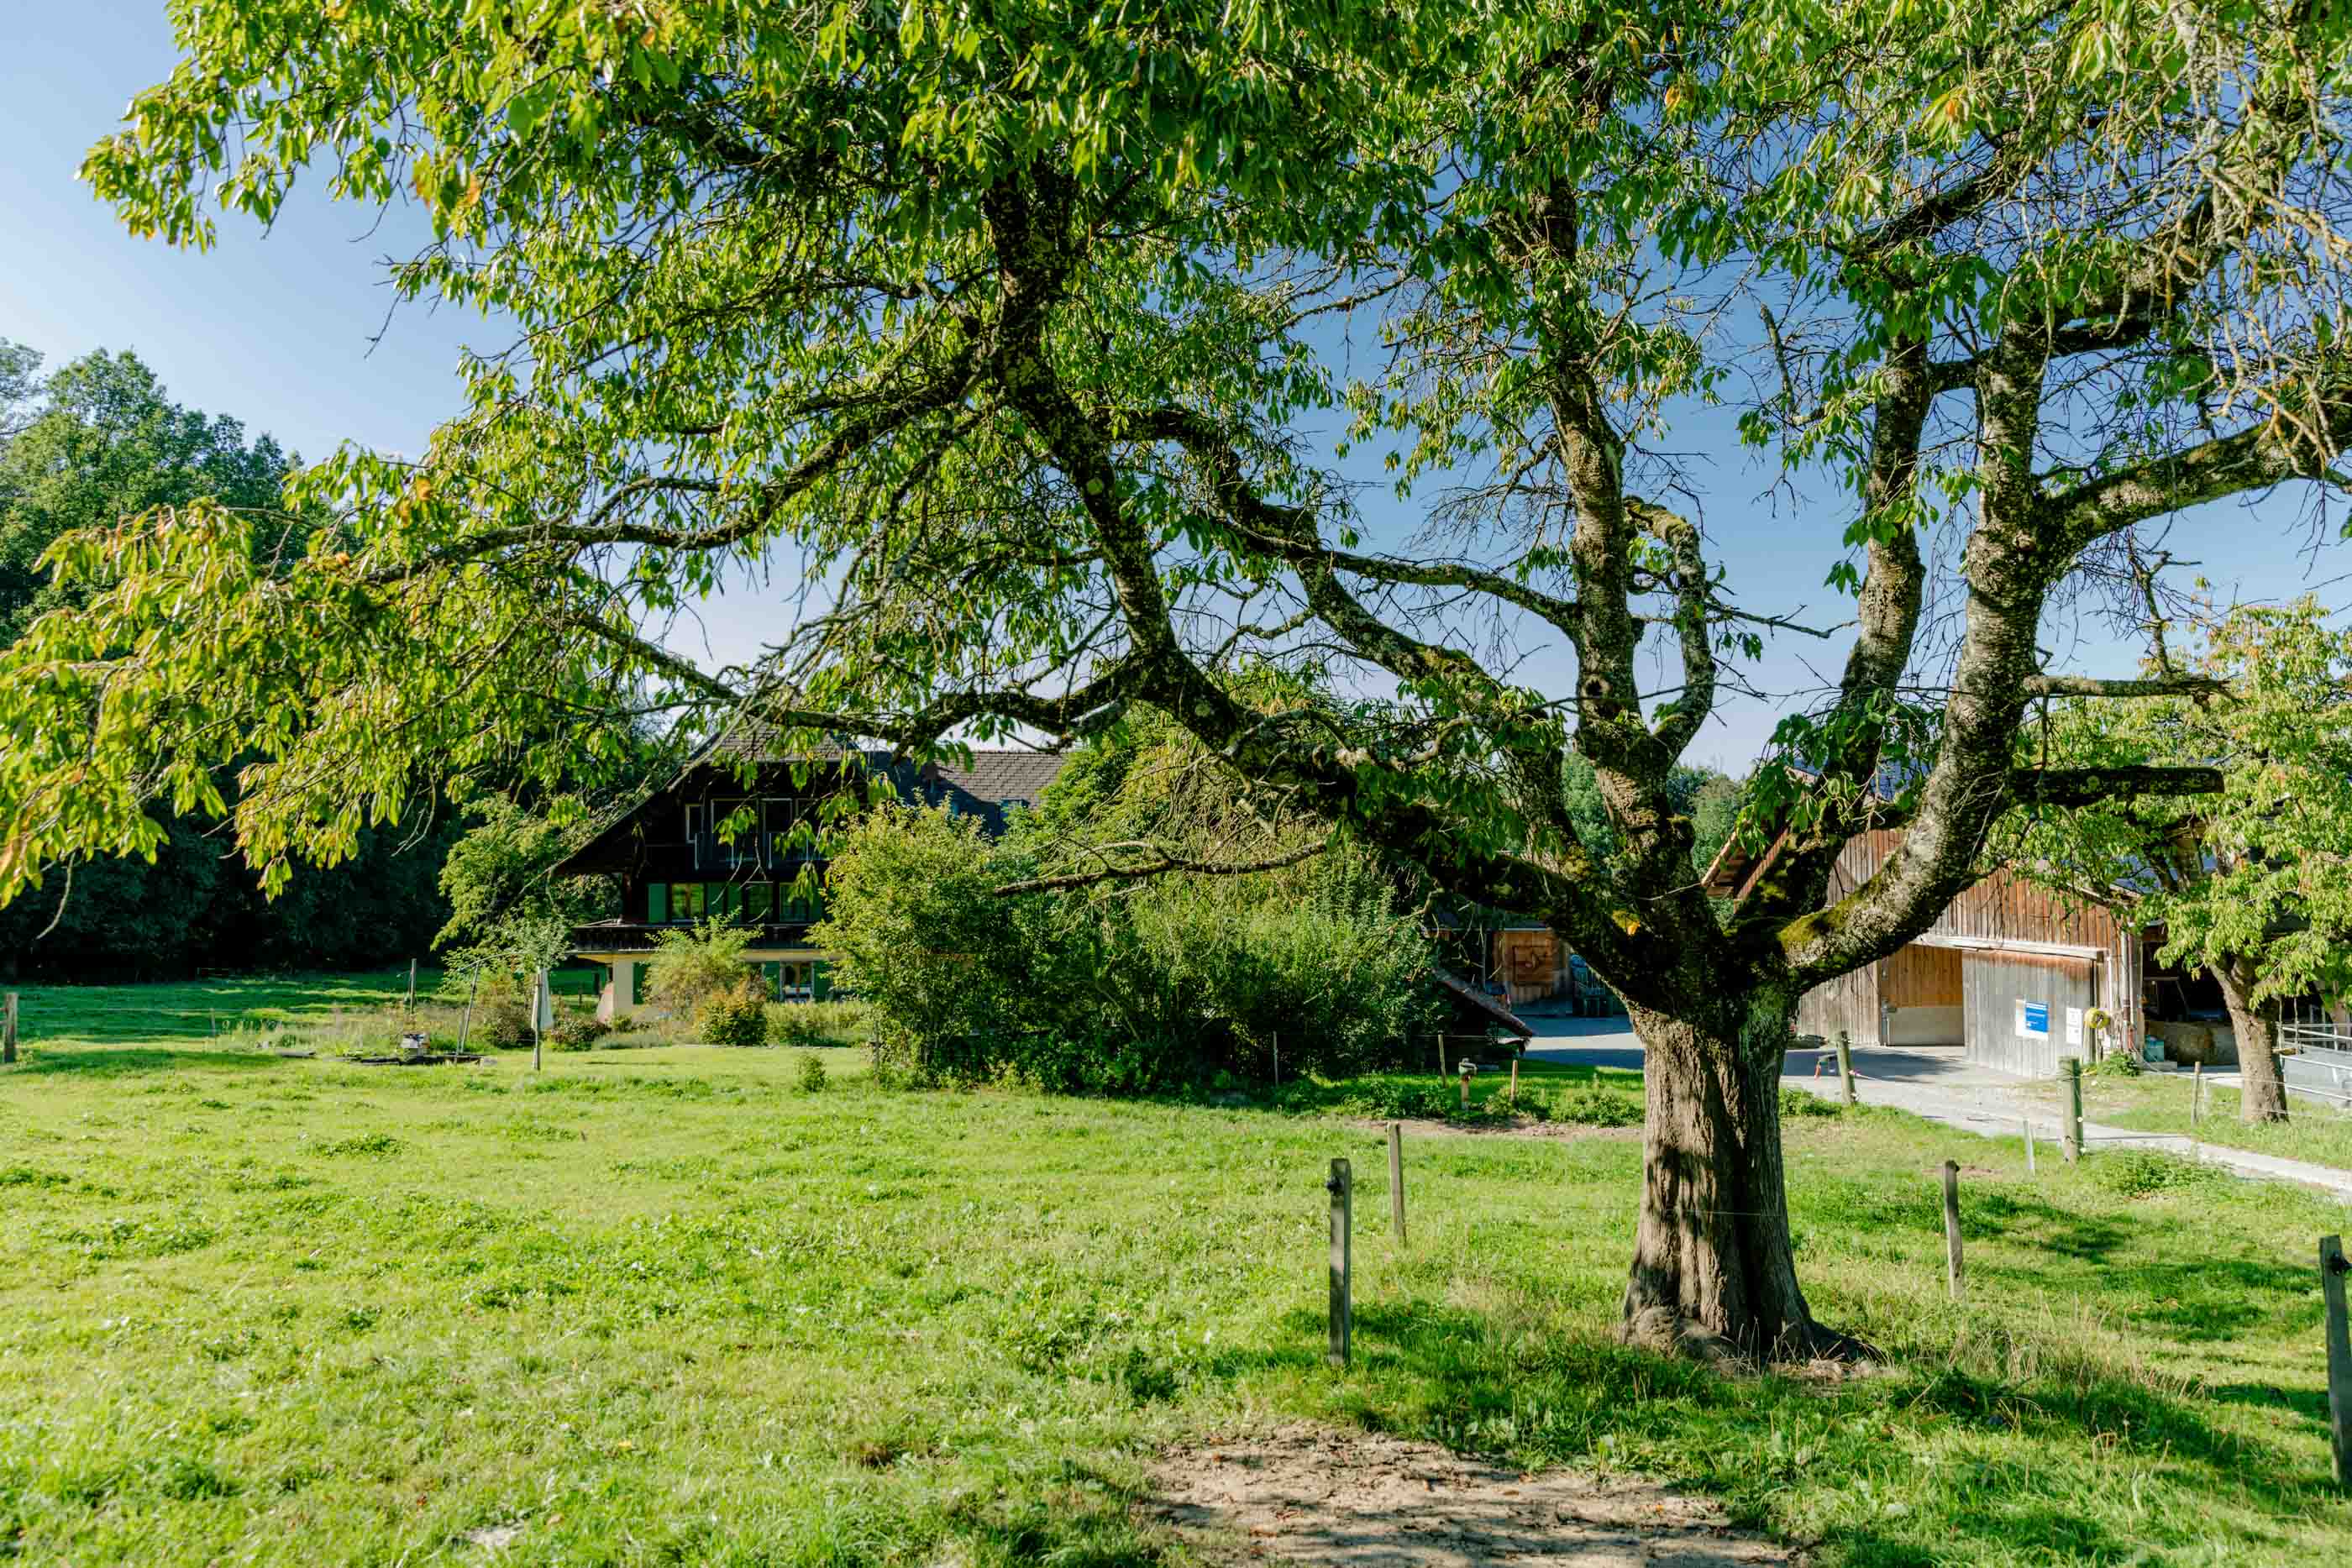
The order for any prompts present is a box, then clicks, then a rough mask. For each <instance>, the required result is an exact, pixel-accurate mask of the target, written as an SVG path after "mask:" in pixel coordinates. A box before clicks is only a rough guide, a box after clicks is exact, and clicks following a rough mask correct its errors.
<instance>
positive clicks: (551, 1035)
mask: <svg viewBox="0 0 2352 1568" xmlns="http://www.w3.org/2000/svg"><path fill="white" fill-rule="evenodd" d="M612 1032H613V1026H612V1025H611V1024H608V1023H606V1022H605V1021H604V1019H600V1018H598V1017H596V1016H595V1015H594V1014H593V1013H588V1014H581V1013H572V1014H567V1015H566V1016H564V1017H562V1018H559V1019H556V1020H555V1027H554V1028H553V1029H551V1030H548V1033H547V1043H548V1044H549V1045H551V1046H552V1047H554V1048H555V1049H556V1050H558V1051H592V1050H593V1049H595V1045H596V1042H597V1041H598V1040H602V1039H604V1037H605V1036H606V1035H608V1034H610V1033H612Z"/></svg>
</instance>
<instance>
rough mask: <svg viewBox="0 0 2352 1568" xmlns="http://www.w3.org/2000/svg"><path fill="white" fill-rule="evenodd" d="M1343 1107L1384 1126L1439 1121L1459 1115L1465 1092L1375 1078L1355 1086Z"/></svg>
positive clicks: (1443, 1085) (1434, 1084)
mask: <svg viewBox="0 0 2352 1568" xmlns="http://www.w3.org/2000/svg"><path fill="white" fill-rule="evenodd" d="M1343 1103H1345V1104H1346V1106H1347V1107H1348V1109H1349V1110H1350V1111H1353V1112H1355V1113H1357V1114H1358V1115H1361V1116H1370V1117H1374V1118H1376V1119H1378V1120H1380V1121H1382V1122H1412V1121H1437V1120H1443V1119H1444V1118H1445V1117H1447V1116H1452V1115H1455V1114H1457V1113H1460V1111H1461V1109H1462V1091H1461V1090H1460V1089H1458V1088H1456V1087H1454V1085H1453V1084H1452V1083H1438V1082H1434V1081H1431V1082H1421V1083H1416V1082H1412V1080H1411V1079H1398V1078H1376V1079H1373V1080H1370V1082H1365V1083H1361V1084H1359V1085H1356V1086H1355V1087H1354V1089H1353V1090H1352V1091H1351V1092H1349V1095H1348V1098H1347V1100H1346V1101H1345V1102H1343Z"/></svg>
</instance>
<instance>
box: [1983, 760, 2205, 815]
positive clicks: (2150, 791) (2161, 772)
mask: <svg viewBox="0 0 2352 1568" xmlns="http://www.w3.org/2000/svg"><path fill="white" fill-rule="evenodd" d="M2221 788H2222V781H2221V769H2220V768H2159V767H2151V766H2147V765H2133V766H2126V767H2115V768H2019V769H2018V770H2016V771H2015V772H2013V773H2011V775H2010V776H2009V792H2010V796H2011V799H2012V800H2015V801H2016V802H2017V803H2018V804H2019V805H2021V806H2095V805H2097V804H2098V803H2099V802H2100V801H2102V800H2118V799H2122V798H2124V797H2126V796H2132V795H2219V794H2220V793H2221Z"/></svg>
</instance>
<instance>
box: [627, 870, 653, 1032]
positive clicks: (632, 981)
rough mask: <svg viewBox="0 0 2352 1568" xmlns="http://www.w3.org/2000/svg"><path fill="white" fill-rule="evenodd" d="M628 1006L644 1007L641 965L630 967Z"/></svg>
mask: <svg viewBox="0 0 2352 1568" xmlns="http://www.w3.org/2000/svg"><path fill="white" fill-rule="evenodd" d="M656 885H658V884H656ZM629 1005H630V1006H631V1007H633V1008H641V1007H644V1006H645V1005H646V967H645V966H644V965H643V964H635V965H632V966H630V968H629Z"/></svg>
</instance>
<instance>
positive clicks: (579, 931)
mask: <svg viewBox="0 0 2352 1568" xmlns="http://www.w3.org/2000/svg"><path fill="white" fill-rule="evenodd" d="M1062 760H1063V759H1062V757H1061V755H1060V754H1059V753H1056V752H1044V751H1028V750H1011V749H1005V750H993V751H979V750H976V751H974V752H973V753H972V758H971V767H969V768H962V767H956V766H952V765H950V764H946V763H940V762H926V763H922V764H920V765H917V764H914V763H910V762H908V761H907V760H905V759H904V758H894V757H893V756H892V755H891V754H890V753H889V752H887V751H859V750H847V749H844V750H840V751H836V752H834V753H832V754H830V755H826V756H822V757H817V758H797V759H782V758H773V759H766V760H762V761H761V762H760V763H759V764H758V767H757V770H756V773H755V775H754V777H753V778H752V779H751V783H750V784H749V785H748V786H747V785H746V784H745V782H744V780H743V778H742V777H741V775H740V773H739V772H738V771H737V769H736V768H734V767H733V766H731V765H718V764H714V763H711V762H703V763H698V764H697V765H696V766H694V767H692V768H688V769H687V770H686V771H685V772H684V773H682V774H681V775H680V776H679V778H678V779H677V780H676V781H675V782H673V783H672V784H671V785H669V787H667V789H662V790H660V791H658V792H656V794H654V795H653V796H651V797H650V798H648V799H647V800H646V801H645V802H644V803H643V804H642V805H640V806H639V807H638V808H637V809H636V810H634V811H632V812H630V813H629V815H628V816H626V817H625V818H623V819H622V820H621V821H617V822H615V823H614V824H613V825H612V826H611V827H609V828H607V829H605V830H604V831H603V832H601V833H599V834H598V835H597V836H596V837H595V838H594V839H593V840H592V841H590V842H589V843H587V844H586V845H584V846H583V848H581V849H580V850H579V851H578V852H576V853H574V854H572V856H571V857H570V858H569V859H567V860H565V861H564V862H562V863H561V864H560V865H558V866H557V867H556V868H555V872H554V874H555V875H557V876H610V877H614V878H615V879H617V880H618V881H619V883H620V884H621V909H620V913H619V914H618V915H614V917H612V918H610V919H606V920H600V921H595V922H593V923H592V924H590V925H581V926H575V927H574V928H573V930H572V947H573V950H574V952H575V954H576V955H577V956H578V957H579V958H580V959H582V960H583V961H585V962H588V963H592V964H595V965H598V966H600V967H602V968H603V969H604V971H605V979H604V985H603V988H602V990H601V992H600V994H599V998H598V1001H597V1007H596V1013H597V1016H598V1017H599V1018H602V1019H608V1020H609V1019H614V1018H616V1017H623V1016H625V1015H627V1014H629V1013H631V1012H633V1011H635V1009H637V1008H639V1007H641V1006H643V1005H644V1003H645V1000H646V960H647V959H648V958H650V957H651V956H653V951H654V948H655V946H656V945H657V944H658V943H659V942H660V940H661V937H662V936H663V934H664V933H665V932H667V931H671V930H676V929H678V928H681V927H684V926H688V925H695V924H697V923H698V922H701V921H705V920H709V919H713V918H718V919H724V920H730V921H736V922H740V924H742V925H748V926H751V927H752V928H753V931H754V935H753V936H752V938H751V945H750V946H748V947H747V948H746V949H745V950H744V957H745V959H746V960H747V961H749V962H751V963H752V964H753V965H755V966H757V967H758V968H759V971H760V973H761V976H762V977H763V978H764V979H765V980H766V982H767V986H768V989H769V994H770V995H771V996H772V998H775V999H776V1000H778V1001H806V1000H820V1001H821V1000H823V999H824V998H825V997H826V996H827V995H828V994H829V991H830V984H829V981H828V977H827V975H826V959H825V955H824V953H823V952H822V951H820V950H819V949H817V948H815V947H814V946H811V945H810V943H809V940H808V928H809V927H810V926H811V925H814V923H816V922H817V921H818V920H821V919H823V918H824V894H823V892H822V890H821V889H822V883H823V879H824V865H825V862H824V858H823V855H822V853H821V852H820V850H819V847H818V845H817V844H816V842H815V841H814V840H815V836H816V816H817V810H818V808H819V806H820V805H821V803H822V802H823V801H824V800H826V799H827V798H829V797H831V796H833V795H835V794H838V793H841V792H843V791H853V792H855V793H856V794H857V795H858V796H859V797H860V798H861V799H862V800H867V801H871V800H881V799H887V798H889V797H891V796H896V797H897V798H898V799H899V800H906V801H908V802H909V803H915V804H921V805H924V806H940V805H945V806H946V807H947V809H948V810H950V811H951V812H954V813H956V814H958V815H962V816H971V817H976V818H978V819H979V820H980V822H981V824H982V831H984V832H987V833H988V834H990V835H991V836H993V835H995V834H997V833H1000V832H1002V831H1003V830H1004V821H1005V813H1006V811H1007V810H1010V809H1012V808H1013V807H1015V806H1028V805H1032V804H1034V803H1035V801H1036V800H1037V798H1038V797H1039V796H1040V795H1042V794H1043V793H1044V792H1045V786H1046V785H1048V784H1050V783H1051V782H1053V779H1054V777H1055V774H1056V773H1058V772H1060V771H1061V767H1062ZM730 820H748V821H749V823H750V826H749V827H748V828H746V829H745V830H744V831H740V832H737V833H735V834H734V835H733V836H732V839H731V841H730V839H728V838H724V837H722V836H721V834H722V830H723V829H724V828H725V827H727V826H728V825H729V824H730ZM796 830H799V831H796ZM803 872H811V873H814V876H813V877H812V878H811V880H812V881H814V883H817V884H818V885H819V888H820V891H818V892H817V893H815V894H811V895H803V894H802V893H801V892H800V891H799V890H798V888H797V886H796V883H799V881H800V879H801V877H802V873H803Z"/></svg>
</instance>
